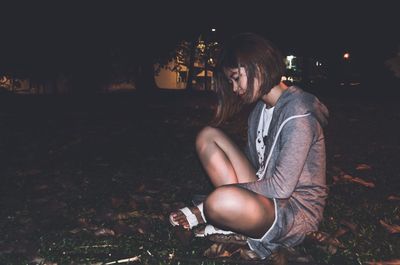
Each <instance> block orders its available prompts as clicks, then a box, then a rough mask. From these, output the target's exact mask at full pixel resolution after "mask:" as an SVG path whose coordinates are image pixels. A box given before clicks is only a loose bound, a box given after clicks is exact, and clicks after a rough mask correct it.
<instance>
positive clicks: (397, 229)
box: [379, 220, 400, 234]
mask: <svg viewBox="0 0 400 265" xmlns="http://www.w3.org/2000/svg"><path fill="white" fill-rule="evenodd" d="M379 223H380V224H381V225H382V226H383V227H384V228H386V230H387V231H388V232H389V233H390V234H397V233H400V225H390V224H388V223H386V222H385V221H383V220H379Z"/></svg>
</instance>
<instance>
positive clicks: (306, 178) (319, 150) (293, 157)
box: [238, 86, 328, 254]
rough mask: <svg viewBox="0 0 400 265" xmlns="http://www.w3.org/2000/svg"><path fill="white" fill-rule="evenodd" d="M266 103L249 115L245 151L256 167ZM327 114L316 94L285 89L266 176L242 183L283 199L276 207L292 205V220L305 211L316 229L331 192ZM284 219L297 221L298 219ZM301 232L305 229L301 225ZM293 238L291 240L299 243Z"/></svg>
mask: <svg viewBox="0 0 400 265" xmlns="http://www.w3.org/2000/svg"><path fill="white" fill-rule="evenodd" d="M264 107H265V104H264V102H262V101H260V102H258V103H257V104H256V106H255V107H254V109H253V111H252V112H251V113H250V116H249V120H248V142H247V146H246V155H247V157H248V159H249V160H250V161H251V163H252V164H253V166H254V168H255V169H256V170H257V169H258V168H259V166H260V165H259V162H258V156H257V150H256V145H255V142H256V137H257V126H258V123H259V119H260V115H261V112H262V109H263V108H264ZM327 117H328V110H327V108H326V107H325V106H324V105H323V104H322V103H321V102H320V101H319V100H318V98H316V97H315V96H313V95H312V94H310V93H307V92H304V91H303V90H301V89H300V88H298V87H295V86H292V87H289V88H288V89H287V90H285V91H284V92H283V93H282V95H281V96H280V98H279V99H278V101H277V103H276V105H275V109H274V112H273V116H272V120H271V124H270V126H269V131H268V137H267V138H266V142H265V153H264V158H265V159H266V166H265V167H266V169H265V173H264V175H263V177H262V178H261V179H259V180H258V181H255V182H249V183H241V184H238V185H239V186H242V187H244V188H246V189H249V190H252V191H254V192H256V193H258V194H261V195H263V196H266V197H268V198H272V199H274V200H275V201H279V203H276V204H278V207H285V208H287V209H289V208H290V211H291V216H292V217H290V218H289V219H296V218H297V216H299V215H298V214H297V213H301V216H303V217H305V220H306V221H307V222H309V224H310V226H309V227H311V228H312V230H316V229H318V224H319V222H320V221H321V219H322V214H323V209H324V206H325V199H326V197H327V187H326V183H325V174H326V172H325V171H326V164H325V163H326V162H325V159H326V157H325V139H324V134H323V130H322V127H323V126H325V125H326V124H327ZM278 212H279V209H278ZM285 222H289V223H290V222H291V226H293V223H294V222H295V221H294V220H286V221H285ZM278 225H281V226H284V224H278ZM287 229H290V228H287ZM298 232H299V233H305V232H307V231H301V229H299V231H298ZM281 236H282V237H284V236H283V235H281ZM303 238H304V235H303ZM278 241H279V240H278ZM289 241H290V240H289ZM299 241H300V240H298V241H297V242H296V244H298V243H300V242H299ZM292 243H293V244H292ZM292 243H291V242H289V243H288V245H294V244H295V242H294V241H293V242H292ZM253 247H254V246H253ZM264 247H266V246H264ZM257 252H258V251H257ZM259 254H260V253H259Z"/></svg>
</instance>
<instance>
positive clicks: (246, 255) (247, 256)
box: [239, 247, 260, 260]
mask: <svg viewBox="0 0 400 265" xmlns="http://www.w3.org/2000/svg"><path fill="white" fill-rule="evenodd" d="M239 253H240V257H241V258H242V259H244V260H260V257H259V256H258V255H257V253H256V252H254V251H252V250H251V249H248V248H243V247H242V248H240V252H239Z"/></svg>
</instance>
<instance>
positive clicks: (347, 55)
mask: <svg viewBox="0 0 400 265" xmlns="http://www.w3.org/2000/svg"><path fill="white" fill-rule="evenodd" d="M349 58H350V53H348V52H346V53H344V54H343V59H345V60H348V59H349Z"/></svg>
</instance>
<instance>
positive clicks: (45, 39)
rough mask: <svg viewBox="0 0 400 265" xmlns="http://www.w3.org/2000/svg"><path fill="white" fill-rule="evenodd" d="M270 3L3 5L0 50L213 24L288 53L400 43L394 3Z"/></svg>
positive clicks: (184, 33) (123, 38)
mask: <svg viewBox="0 0 400 265" xmlns="http://www.w3.org/2000/svg"><path fill="white" fill-rule="evenodd" d="M81 2H83V1H81ZM85 2H86V1H85ZM189 2H191V3H190V4H189ZM215 2H216V3H215ZM271 2H272V1H250V0H247V1H239V0H236V1H217V0H216V1H196V2H192V1H107V2H106V3H102V4H100V3H96V1H91V2H90V1H89V2H86V3H85V4H82V3H78V2H73V3H71V2H67V1H65V2H62V3H60V2H59V1H53V2H40V4H37V3H33V1H31V2H28V1H26V3H24V4H21V3H13V4H9V5H5V4H4V5H3V6H2V15H1V20H0V22H1V24H0V25H1V27H2V28H3V29H2V40H1V44H0V45H1V46H0V48H1V49H0V52H1V54H2V55H5V54H6V55H7V56H10V54H12V56H17V57H18V56H24V55H27V54H28V55H29V54H30V53H35V52H37V51H36V50H37V49H39V50H42V52H44V53H46V51H51V52H50V54H62V53H66V52H68V51H70V52H71V51H73V49H74V47H80V46H87V47H88V48H89V49H92V48H93V49H95V48H96V47H100V46H107V45H111V46H118V45H127V44H129V45H132V46H134V45H136V43H137V42H141V43H142V44H143V43H144V44H145V43H146V42H152V41H153V40H159V41H161V43H162V42H165V43H167V42H168V41H171V40H174V39H179V38H187V37H188V36H192V35H193V34H197V33H198V32H201V31H205V30H209V29H210V28H212V27H215V28H217V33H218V34H220V35H221V36H222V37H224V36H226V35H229V34H231V33H234V32H240V31H254V32H258V33H260V34H263V35H265V36H267V37H268V38H270V39H271V40H272V41H273V42H275V43H276V44H277V45H278V46H280V47H281V48H282V49H283V50H285V51H286V52H299V53H305V54H317V55H321V54H323V55H327V54H335V53H341V52H342V51H344V50H356V51H357V52H359V53H363V54H371V55H372V54H374V55H375V56H378V55H379V54H381V55H382V56H387V54H392V53H394V52H395V51H396V49H397V46H398V45H399V44H400V41H399V35H400V34H398V32H399V30H398V25H397V24H398V23H397V24H396V22H398V14H397V13H396V8H395V7H394V2H395V1H371V2H376V4H368V3H367V4H366V3H363V2H364V1H358V2H356V3H354V1H353V3H351V4H349V3H346V2H350V1H330V2H329V3H325V2H328V1H279V3H280V4H271ZM275 2H277V1H275ZM299 2H301V3H299ZM303 2H306V3H307V4H305V3H303ZM28 3H29V4H28ZM194 3H196V4H197V5H198V6H194V5H193V4H194ZM357 3H359V4H357ZM361 3H362V4H361ZM161 43H160V45H161ZM141 47H147V46H146V45H142V46H141ZM149 47H150V46H149Z"/></svg>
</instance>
